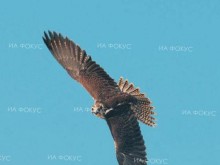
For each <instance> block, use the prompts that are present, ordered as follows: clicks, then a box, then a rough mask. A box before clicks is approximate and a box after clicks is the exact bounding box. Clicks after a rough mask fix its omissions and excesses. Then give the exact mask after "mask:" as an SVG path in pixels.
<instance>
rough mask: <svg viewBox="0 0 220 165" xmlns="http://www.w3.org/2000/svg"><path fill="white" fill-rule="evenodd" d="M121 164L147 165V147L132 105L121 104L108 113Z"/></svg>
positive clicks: (117, 155)
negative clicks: (131, 108)
mask: <svg viewBox="0 0 220 165" xmlns="http://www.w3.org/2000/svg"><path fill="white" fill-rule="evenodd" d="M106 121H107V123H108V126H109V128H110V130H111V133H112V136H113V139H114V142H115V148H116V157H117V160H118V162H119V165H146V161H147V158H146V151H145V150H146V147H145V145H144V140H143V136H142V135H141V131H140V127H139V124H138V121H137V118H136V116H135V115H134V113H133V111H131V110H130V105H129V104H126V105H121V106H119V107H118V108H116V109H114V110H113V111H112V112H111V113H110V114H108V116H107V118H106Z"/></svg>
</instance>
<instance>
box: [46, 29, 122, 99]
mask: <svg viewBox="0 0 220 165" xmlns="http://www.w3.org/2000/svg"><path fill="white" fill-rule="evenodd" d="M43 40H44V42H45V44H46V46H47V47H48V49H49V50H50V52H51V53H52V54H53V56H54V57H55V59H56V60H57V61H58V62H59V63H60V64H61V65H62V66H63V67H64V68H65V69H66V71H67V72H68V73H69V75H70V76H71V77H72V78H73V79H75V80H77V81H78V82H79V83H81V84H82V85H83V86H84V87H85V88H86V89H87V91H88V92H89V93H90V94H91V95H92V97H93V98H94V99H95V100H105V99H108V98H109V97H111V96H114V95H115V94H117V93H120V90H119V88H118V85H117V84H116V82H115V81H114V80H113V79H112V78H111V77H110V76H109V75H108V74H107V73H106V72H105V71H104V69H102V68H101V67H100V66H99V65H98V64H96V62H95V61H93V60H92V58H91V57H90V56H88V55H87V54H86V52H85V51H84V50H82V49H81V48H80V47H79V46H78V45H76V44H75V43H74V42H73V41H71V40H69V39H68V38H67V37H65V38H64V37H63V36H62V35H61V34H57V33H56V32H50V31H49V32H48V34H47V33H44V37H43Z"/></svg>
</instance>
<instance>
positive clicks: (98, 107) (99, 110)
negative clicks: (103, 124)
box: [92, 101, 112, 119]
mask: <svg viewBox="0 0 220 165" xmlns="http://www.w3.org/2000/svg"><path fill="white" fill-rule="evenodd" d="M111 110H112V108H110V109H109V108H108V107H106V106H105V105H104V104H102V103H100V102H99V101H95V104H94V105H93V106H92V113H93V114H94V115H96V116H97V117H99V118H102V119H105V115H106V114H107V113H108V112H110V111H111Z"/></svg>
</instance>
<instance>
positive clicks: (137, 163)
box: [43, 31, 155, 165]
mask: <svg viewBox="0 0 220 165" xmlns="http://www.w3.org/2000/svg"><path fill="white" fill-rule="evenodd" d="M43 40H44V42H45V44H46V46H47V47H48V49H49V50H50V52H51V53H52V55H53V56H54V57H55V59H56V60H57V61H58V62H59V63H60V64H61V65H62V66H63V68H64V69H66V71H67V73H68V74H69V75H70V76H71V77H72V78H73V79H75V80H76V81H78V82H79V83H80V84H81V85H82V86H83V87H84V88H85V89H86V90H87V91H88V92H89V93H90V94H91V96H92V97H93V99H94V105H93V106H92V110H91V111H92V113H93V114H95V115H96V116H97V117H99V118H102V119H104V120H106V122H107V124H108V126H109V129H110V131H111V134H112V137H113V139H114V144H115V150H116V157H117V160H118V163H119V165H146V164H147V158H146V147H145V144H144V140H143V136H142V134H141V131H140V127H139V124H138V120H139V121H141V122H143V123H144V124H147V125H149V126H155V119H154V118H153V117H152V115H154V114H155V113H154V111H153V109H154V108H153V107H152V106H151V102H150V100H149V99H148V98H147V97H145V95H144V94H142V93H141V92H140V91H139V89H138V88H135V87H134V85H133V84H132V83H129V82H128V81H127V80H124V79H123V78H120V80H119V82H118V84H117V83H116V82H115V81H114V80H113V79H112V78H111V77H110V76H109V75H108V74H107V73H106V72H105V71H104V70H103V69H102V68H101V67H100V66H99V65H98V64H96V62H95V61H93V60H92V58H91V57H90V56H89V55H87V54H86V51H85V50H82V49H81V48H80V47H79V46H78V45H77V44H75V43H74V42H73V41H71V40H70V39H68V38H67V37H63V36H62V35H61V34H59V33H56V32H50V31H48V33H46V32H44V37H43Z"/></svg>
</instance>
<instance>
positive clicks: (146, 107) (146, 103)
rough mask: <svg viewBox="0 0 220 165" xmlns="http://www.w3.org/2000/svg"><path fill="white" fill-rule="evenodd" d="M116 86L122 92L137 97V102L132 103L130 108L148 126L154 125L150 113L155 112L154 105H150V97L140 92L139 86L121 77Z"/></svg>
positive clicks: (153, 113)
mask: <svg viewBox="0 0 220 165" xmlns="http://www.w3.org/2000/svg"><path fill="white" fill-rule="evenodd" d="M118 86H119V88H120V90H121V91H122V92H124V93H128V94H130V95H132V96H134V97H136V98H137V103H136V104H133V105H132V110H133V112H134V113H135V116H136V117H137V119H138V120H140V121H141V122H143V123H144V124H147V125H149V126H155V125H156V123H155V118H154V117H152V115H155V114H156V113H155V112H154V111H153V110H154V107H153V106H152V105H151V101H150V99H149V98H147V97H146V96H145V95H144V94H143V93H141V92H140V89H139V88H135V87H134V85H133V84H132V83H129V82H128V80H124V79H123V78H122V77H121V78H120V80H119V82H118Z"/></svg>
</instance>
